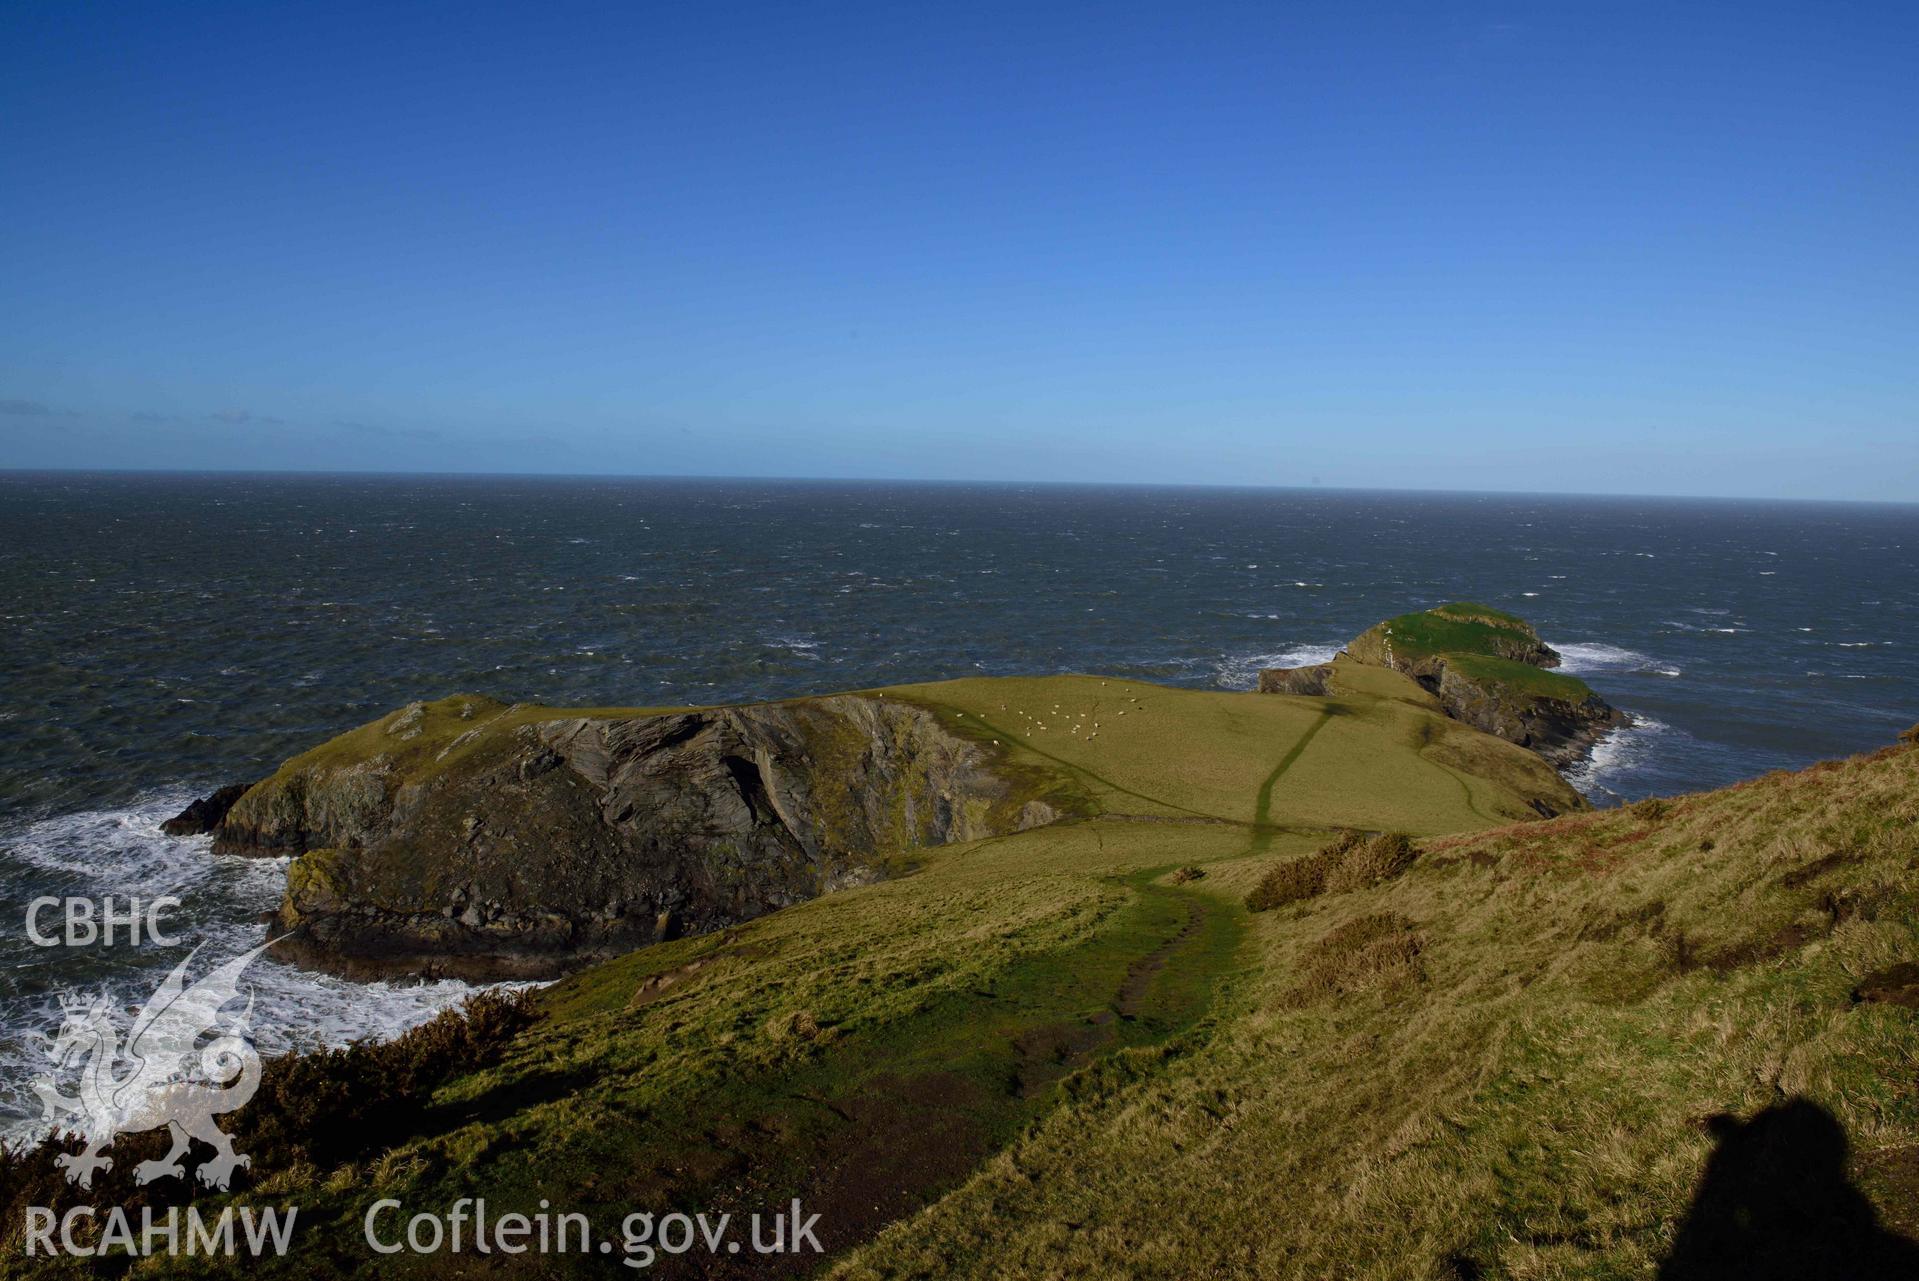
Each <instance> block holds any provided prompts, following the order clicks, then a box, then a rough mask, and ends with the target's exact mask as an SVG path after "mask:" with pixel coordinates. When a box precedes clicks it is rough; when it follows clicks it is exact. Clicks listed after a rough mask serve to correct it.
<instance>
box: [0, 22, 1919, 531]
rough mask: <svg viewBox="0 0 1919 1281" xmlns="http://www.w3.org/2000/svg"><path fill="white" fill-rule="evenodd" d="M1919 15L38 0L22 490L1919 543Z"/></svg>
mask: <svg viewBox="0 0 1919 1281" xmlns="http://www.w3.org/2000/svg"><path fill="white" fill-rule="evenodd" d="M1916 69H1919V5H1915V4H1912V3H1909V2H1907V0H1897V2H1893V3H1881V4H1852V3H1844V2H1843V0H1807V2H1806V3H1800V4H1772V3H1765V2H1764V0H1746V2H1743V3H1728V4H1698V3H1675V2H1673V0H1661V2H1659V3H1646V4H1637V3H1598V2H1595V3H1551V2H1547V0H1535V2H1532V3H1502V4H1467V3H1446V2H1444V0H1417V2H1408V3H1403V4H1385V3H1365V2H1364V0H1353V2H1350V3H1318V2H1314V3H1278V2H1276V0H1272V2H1268V3H1260V4H1247V5H1238V4H1204V3H1198V4H1195V3H1190V2H1188V3H1176V2H1168V3H1163V4H1128V3H1099V4H1087V5H1084V6H1079V5H1070V4H1064V3H1059V4H1044V3H1028V4H1006V5H1003V4H993V3H979V2H977V0H967V2H966V3H954V4H944V5H941V4H930V3H929V4H921V3H889V4H874V5H863V4H834V3H820V4H808V3H801V4H794V3H769V4H764V5H737V4H724V3H692V4H665V3H637V2H635V3H619V4H605V5H586V4H567V3H542V4H527V5H523V6H489V5H485V4H461V5H452V4H448V5H444V6H436V5H427V4H410V3H409V4H394V3H380V4H366V5H362V4H355V3H345V2H338V0H336V2H330V3H312V4H299V5H271V4H265V3H243V4H224V3H212V2H209V0H195V3H192V4H145V5H140V4H116V5H97V6H96V5H90V4H82V3H65V2H56V0H12V2H11V3H8V4H6V5H5V6H4V7H0V466H7V467H43V466H83V467H84V466H120V467H179V468H205V467H224V468H248V469H252V468H322V469H334V470H349V469H350V470H359V469H373V470H418V469H424V470H434V471H558V472H622V473H633V472H638V473H655V474H662V473H664V474H672V473H694V474H722V475H787V476H872V477H928V478H947V479H963V478H983V479H1027V480H1074V479H1078V480H1116V481H1143V482H1152V481H1190V482H1224V483H1239V484H1274V485H1305V484H1312V483H1323V484H1326V485H1329V486H1330V485H1340V486H1384V487H1434V488H1471V489H1519V490H1574V491H1596V492H1629V493H1685V494H1730V495H1759V496H1780V497H1795V496H1796V497H1838V498H1847V497H1850V498H1883V499H1899V500H1919V70H1916Z"/></svg>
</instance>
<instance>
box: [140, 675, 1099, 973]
mask: <svg viewBox="0 0 1919 1281" xmlns="http://www.w3.org/2000/svg"><path fill="white" fill-rule="evenodd" d="M230 791H231V789H226V790H223V791H222V792H221V793H220V794H218V796H217V797H216V798H209V801H207V802H196V806H195V808H193V809H190V810H189V811H188V812H187V813H186V814H183V815H182V816H181V819H180V820H178V823H179V826H178V828H177V829H176V830H187V831H190V830H194V828H195V826H196V825H198V826H199V828H200V830H209V828H210V830H212V831H213V832H214V849H215V851H216V852H219V853H225V854H247V855H276V856H281V855H297V856H298V857H297V858H295V860H294V862H293V863H292V864H291V865H290V868H289V872H288V883H287V890H286V896H285V899H284V901H283V903H282V904H281V907H280V909H279V911H278V913H277V917H276V921H275V924H276V925H277V926H278V928H280V929H281V930H283V931H285V932H286V933H287V934H288V935H289V936H290V937H289V938H288V939H287V941H286V943H285V944H283V945H282V947H281V948H280V949H279V950H280V951H281V952H282V953H283V954H286V955H289V956H292V957H294V958H295V959H298V960H301V961H302V962H305V963H309V964H314V965H317V966H320V967H322V968H326V969H331V970H334V971H337V972H341V973H345V974H349V975H353V976H359V977H371V976H376V975H383V974H394V973H407V974H420V975H433V976H437V975H451V976H459V977H469V978H506V977H521V978H537V977H549V976H552V975H554V974H558V973H561V972H563V971H565V970H568V969H571V968H575V967H577V966H578V965H580V964H582V963H585V962H588V961H591V960H593V959H596V958H599V957H604V956H610V955H615V954H617V953H620V952H624V951H628V950H631V949H632V948H634V947H637V946H640V945H642V944H645V943H649V942H655V941H659V940H662V939H668V938H672V937H675V936H677V935H679V934H681V933H703V932H706V931H709V930H713V929H717V928H721V927H724V926H727V925H731V924H735V923H737V922H740V921H744V920H747V919H750V918H752V917H755V916H760V915H763V914H764V913H766V912H769V911H772V910H774V909H776V908H780V907H784V906H787V905H789V904H792V903H797V902H801V901H803V900H806V899H810V898H814V897H817V896H818V895H820V894H822V893H825V892H828V891H830V890H833V889H836V888H840V887H843V886H847V885H854V884H859V883H862V882H866V881H871V880H876V879H879V878H881V877H882V876H885V875H887V874H888V873H889V872H890V871H892V870H895V869H896V868H897V866H898V865H899V863H900V861H901V860H902V859H903V858H905V857H907V856H908V855H910V852H911V851H912V850H913V849H915V848H918V847H924V846H932V845H941V844H945V843H947V842H950V841H962V840H974V839H977V838H980V837H984V836H992V835H999V834H1005V833H1010V832H1016V831H1021V830H1024V829H1026V828H1031V827H1035V826H1039V825H1042V824H1046V823H1050V822H1052V821H1053V820H1054V819H1056V818H1057V817H1059V815H1060V812H1061V811H1060V809H1059V808H1057V807H1056V806H1055V804H1054V803H1052V801H1050V800H1049V799H1048V796H1047V787H1046V785H1045V782H1044V780H1035V779H1034V778H1032V777H1031V776H1030V775H1028V774H1025V773H1023V772H1022V771H1020V770H1018V769H1016V768H1013V767H1009V766H1005V765H1004V764H1003V763H1001V762H996V760H995V758H994V754H993V753H992V752H991V751H990V750H989V748H987V747H986V746H983V745H981V744H979V743H976V742H972V741H969V740H968V739H966V738H963V737H960V736H958V735H956V734H954V733H951V732H949V731H948V730H946V729H945V728H943V727H942V726H941V724H940V722H939V720H938V718H937V717H935V716H934V715H933V714H931V713H930V712H928V711H926V710H924V709H921V708H918V707H915V706H913V705H911V704H909V703H906V702H903V701H900V700H897V699H889V698H886V697H884V696H878V695H860V694H849V695H838V696H834V697H827V698H816V699H805V700H799V701H795V702H791V703H775V704H766V705H761V706H752V707H727V708H716V709H711V710H683V711H672V712H659V713H647V712H619V711H592V712H584V713H581V712H567V711H562V710H557V709H552V708H544V707H530V706H513V707H508V706H504V705H502V704H500V703H498V702H495V701H493V700H491V699H487V698H483V697H479V696H470V695H468V696H456V697H453V698H447V699H443V700H440V701H438V702H433V703H415V704H412V705H410V706H408V707H406V708H404V709H402V710H400V711H397V712H394V713H392V714H391V715H388V716H386V717H383V718H381V719H380V720H378V721H375V722H373V723H372V724H370V725H366V726H363V727H361V728H360V729H358V730H354V731H352V732H350V733H348V734H345V735H342V736H340V737H339V738H336V739H334V740H332V741H330V742H328V743H325V744H322V745H321V746H320V747H317V748H315V749H314V750H312V751H310V752H307V753H305V754H303V755H301V756H297V757H295V758H293V759H292V760H290V761H288V762H287V763H286V764H285V765H283V766H282V767H281V768H280V769H279V770H278V771H276V772H275V773H274V774H273V776H272V777H270V778H268V779H266V780H264V781H262V782H260V783H258V784H255V785H253V786H252V787H249V788H245V789H243V791H242V794H240V795H238V796H237V797H233V796H230V795H229V793H230ZM222 803H224V804H225V805H226V806H227V808H226V809H225V812H224V814H222V815H221V816H220V817H219V818H218V820H217V821H216V822H215V823H212V824H207V823H206V822H205V820H206V818H207V816H208V814H210V813H211V812H212V811H213V810H215V809H217V808H218V806H219V804H222Z"/></svg>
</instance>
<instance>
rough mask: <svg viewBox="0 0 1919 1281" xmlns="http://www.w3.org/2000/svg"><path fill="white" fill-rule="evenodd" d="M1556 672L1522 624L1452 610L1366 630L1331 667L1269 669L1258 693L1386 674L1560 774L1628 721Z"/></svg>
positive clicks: (1483, 608)
mask: <svg viewBox="0 0 1919 1281" xmlns="http://www.w3.org/2000/svg"><path fill="white" fill-rule="evenodd" d="M1559 664H1560V656H1559V654H1558V652H1557V651H1555V650H1554V649H1553V648H1552V647H1551V646H1549V645H1547V644H1546V643H1545V642H1544V641H1542V640H1540V639H1539V633H1538V632H1536V631H1535V630H1533V627H1532V624H1530V623H1528V622H1526V621H1525V620H1524V619H1522V618H1519V617H1517V616H1515V615H1512V614H1509V613H1506V612H1505V611H1503V610H1498V609H1494V608H1492V607H1491V606H1488V605H1477V604H1473V603H1470V602H1454V603H1452V604H1447V605H1440V606H1438V607H1437V608H1434V609H1429V610H1425V611H1423V612H1420V613H1414V614H1401V615H1400V616H1399V617H1397V618H1389V619H1387V620H1386V621H1385V622H1383V623H1379V624H1377V625H1375V626H1373V627H1370V628H1368V629H1367V630H1366V631H1364V632H1362V633H1360V635H1358V636H1357V637H1355V638H1354V639H1353V641H1352V642H1351V643H1350V644H1349V645H1347V646H1346V648H1345V650H1343V651H1342V652H1341V653H1340V655H1339V656H1338V657H1337V658H1336V659H1334V660H1333V661H1332V662H1330V663H1319V664H1315V665H1313V666H1310V667H1290V668H1269V669H1267V670H1266V671H1263V672H1261V673H1260V674H1259V689H1260V692H1261V693H1267V694H1307V695H1326V694H1329V693H1332V692H1335V691H1337V690H1338V689H1339V688H1340V686H1341V674H1342V672H1344V671H1348V670H1350V669H1351V668H1352V667H1354V666H1361V667H1378V668H1387V669H1389V670H1392V671H1396V672H1399V673H1401V674H1403V675H1406V676H1409V677H1411V678H1412V679H1413V680H1414V681H1416V682H1418V684H1419V685H1420V687H1421V688H1423V689H1424V690H1426V691H1427V692H1428V693H1429V694H1431V695H1432V696H1433V698H1435V699H1436V700H1437V701H1438V704H1439V706H1440V707H1441V708H1442V709H1443V710H1444V711H1445V713H1446V714H1447V715H1448V716H1450V717H1452V718H1453V719H1454V720H1457V721H1461V722H1463V723H1465V724H1467V725H1471V726H1472V727H1473V728H1474V729H1477V730H1481V731H1483V732H1485V733H1487V734H1492V735H1494V736H1495V737H1498V738H1503V739H1505V740H1506V741H1507V742H1509V743H1516V744H1518V745H1519V746H1521V747H1524V748H1528V749H1530V750H1532V751H1534V752H1537V753H1538V754H1539V755H1541V756H1543V757H1545V758H1546V760H1547V761H1549V762H1550V763H1551V764H1552V765H1553V766H1554V767H1555V768H1559V769H1564V768H1566V767H1567V766H1569V765H1573V764H1576V763H1577V762H1578V761H1580V760H1581V759H1582V758H1584V757H1585V756H1586V754H1587V753H1588V752H1590V751H1591V750H1592V746H1593V744H1594V743H1596V742H1598V741H1599V739H1600V738H1602V737H1604V736H1605V735H1606V734H1607V733H1608V732H1609V731H1611V730H1614V729H1617V728H1619V727H1620V726H1622V725H1625V724H1627V723H1628V718H1627V716H1626V714H1625V713H1624V712H1621V711H1620V710H1619V709H1618V708H1616V707H1613V706H1612V705H1611V704H1609V703H1607V702H1606V701H1605V700H1604V699H1602V698H1601V697H1599V695H1598V694H1596V693H1594V692H1593V690H1592V688H1591V687H1590V686H1588V685H1587V684H1586V683H1585V682H1584V681H1582V680H1579V679H1578V678H1576V677H1573V676H1567V675H1565V674H1564V673H1561V672H1555V671H1552V670H1551V669H1552V668H1555V667H1558V666H1559Z"/></svg>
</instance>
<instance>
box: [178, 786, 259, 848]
mask: <svg viewBox="0 0 1919 1281" xmlns="http://www.w3.org/2000/svg"><path fill="white" fill-rule="evenodd" d="M247 786H248V785H247V784H245V783H234V784H232V785H230V786H228V787H223V788H221V789H220V790H219V791H217V792H215V793H214V794H213V795H211V796H203V797H201V798H200V799H199V800H197V801H194V802H193V803H192V804H190V805H188V806H187V807H186V808H185V809H183V810H181V811H180V812H179V813H178V814H175V815H174V816H173V817H172V818H170V819H168V820H167V821H166V822H164V823H162V824H160V830H161V831H163V832H165V833H166V834H167V835H168V836H205V835H206V834H207V833H208V832H217V831H218V830H219V829H220V824H221V822H223V821H224V820H225V819H226V816H227V811H228V810H230V809H232V808H233V803H234V802H235V801H237V800H239V799H240V798H241V797H242V796H244V795H246V791H247Z"/></svg>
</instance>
